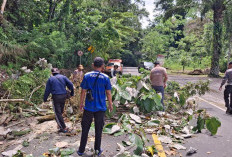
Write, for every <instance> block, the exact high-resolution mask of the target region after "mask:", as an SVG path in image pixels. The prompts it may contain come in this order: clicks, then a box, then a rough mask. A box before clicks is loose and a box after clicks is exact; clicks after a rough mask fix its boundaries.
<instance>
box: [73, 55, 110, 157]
mask: <svg viewBox="0 0 232 157" xmlns="http://www.w3.org/2000/svg"><path fill="white" fill-rule="evenodd" d="M93 67H94V71H92V72H89V73H86V74H85V76H84V78H83V81H82V83H81V88H82V90H81V98H80V99H81V100H80V109H81V110H84V113H83V118H82V122H81V127H82V134H81V142H80V147H79V150H78V151H77V154H78V155H79V156H82V155H83V154H84V151H85V147H86V144H87V138H88V133H89V129H90V126H91V123H92V120H93V118H94V123H95V144H94V150H95V153H96V154H97V155H98V156H100V155H101V153H102V151H103V150H102V149H101V136H102V129H103V126H104V116H105V111H106V110H107V106H106V96H107V99H108V102H109V106H108V107H109V110H110V111H112V97H111V84H110V79H109V77H108V76H107V75H105V74H103V73H101V71H102V69H104V60H103V59H102V58H100V57H96V58H95V59H94V63H93ZM88 90H91V91H92V97H93V99H89V98H88V97H86V99H85V96H86V93H87V91H88ZM84 99H85V106H84V105H83V104H84Z"/></svg>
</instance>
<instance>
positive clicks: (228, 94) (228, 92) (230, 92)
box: [224, 85, 232, 108]
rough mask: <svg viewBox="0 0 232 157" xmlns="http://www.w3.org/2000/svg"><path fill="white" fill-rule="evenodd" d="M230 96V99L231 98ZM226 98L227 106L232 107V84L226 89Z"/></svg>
mask: <svg viewBox="0 0 232 157" xmlns="http://www.w3.org/2000/svg"><path fill="white" fill-rule="evenodd" d="M229 97H230V99H229ZM224 100H225V105H226V107H227V108H232V85H227V86H226V87H225V90H224Z"/></svg>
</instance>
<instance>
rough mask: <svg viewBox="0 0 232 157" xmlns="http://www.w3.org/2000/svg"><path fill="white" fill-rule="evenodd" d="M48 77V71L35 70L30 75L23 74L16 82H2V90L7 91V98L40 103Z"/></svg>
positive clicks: (11, 80)
mask: <svg viewBox="0 0 232 157" xmlns="http://www.w3.org/2000/svg"><path fill="white" fill-rule="evenodd" d="M49 75H50V70H49V69H45V70H40V69H39V68H35V69H34V71H32V72H30V73H25V74H24V75H22V76H20V77H19V78H18V79H17V80H13V79H10V80H7V81H5V82H3V88H4V89H5V90H7V91H9V98H12V99H26V100H30V101H31V102H33V103H35V104H39V103H42V100H43V99H42V97H43V93H44V90H45V83H46V81H47V79H48V77H49Z"/></svg>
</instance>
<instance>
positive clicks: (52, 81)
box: [44, 68, 74, 133]
mask: <svg viewBox="0 0 232 157" xmlns="http://www.w3.org/2000/svg"><path fill="white" fill-rule="evenodd" d="M51 72H52V76H51V77H50V78H49V79H48V81H47V84H46V89H45V93H44V102H46V101H47V99H48V96H49V95H50V93H51V94H52V99H53V109H54V112H55V117H56V122H57V124H58V126H59V132H63V133H66V132H68V129H67V128H66V125H65V123H64V119H63V116H62V114H63V112H64V105H65V100H66V96H67V91H66V86H67V87H68V89H69V90H70V91H71V93H70V95H71V96H73V95H74V90H73V84H72V82H71V81H70V80H69V79H68V78H67V77H66V76H64V75H61V74H60V71H59V70H58V69H57V68H52V70H51Z"/></svg>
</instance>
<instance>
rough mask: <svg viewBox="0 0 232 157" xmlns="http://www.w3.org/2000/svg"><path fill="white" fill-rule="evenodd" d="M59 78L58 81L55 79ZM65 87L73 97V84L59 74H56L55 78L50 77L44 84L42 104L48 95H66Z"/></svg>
mask: <svg viewBox="0 0 232 157" xmlns="http://www.w3.org/2000/svg"><path fill="white" fill-rule="evenodd" d="M57 78H59V80H58V79H57ZM66 86H67V87H68V89H69V90H70V91H71V96H73V95H74V91H73V84H72V82H71V81H69V79H68V78H67V77H66V76H64V75H61V74H56V75H55V76H51V77H50V78H49V79H48V81H47V84H46V89H45V93H44V102H46V101H47V99H48V96H49V94H50V93H52V94H53V95H60V94H66V93H67V91H66Z"/></svg>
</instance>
